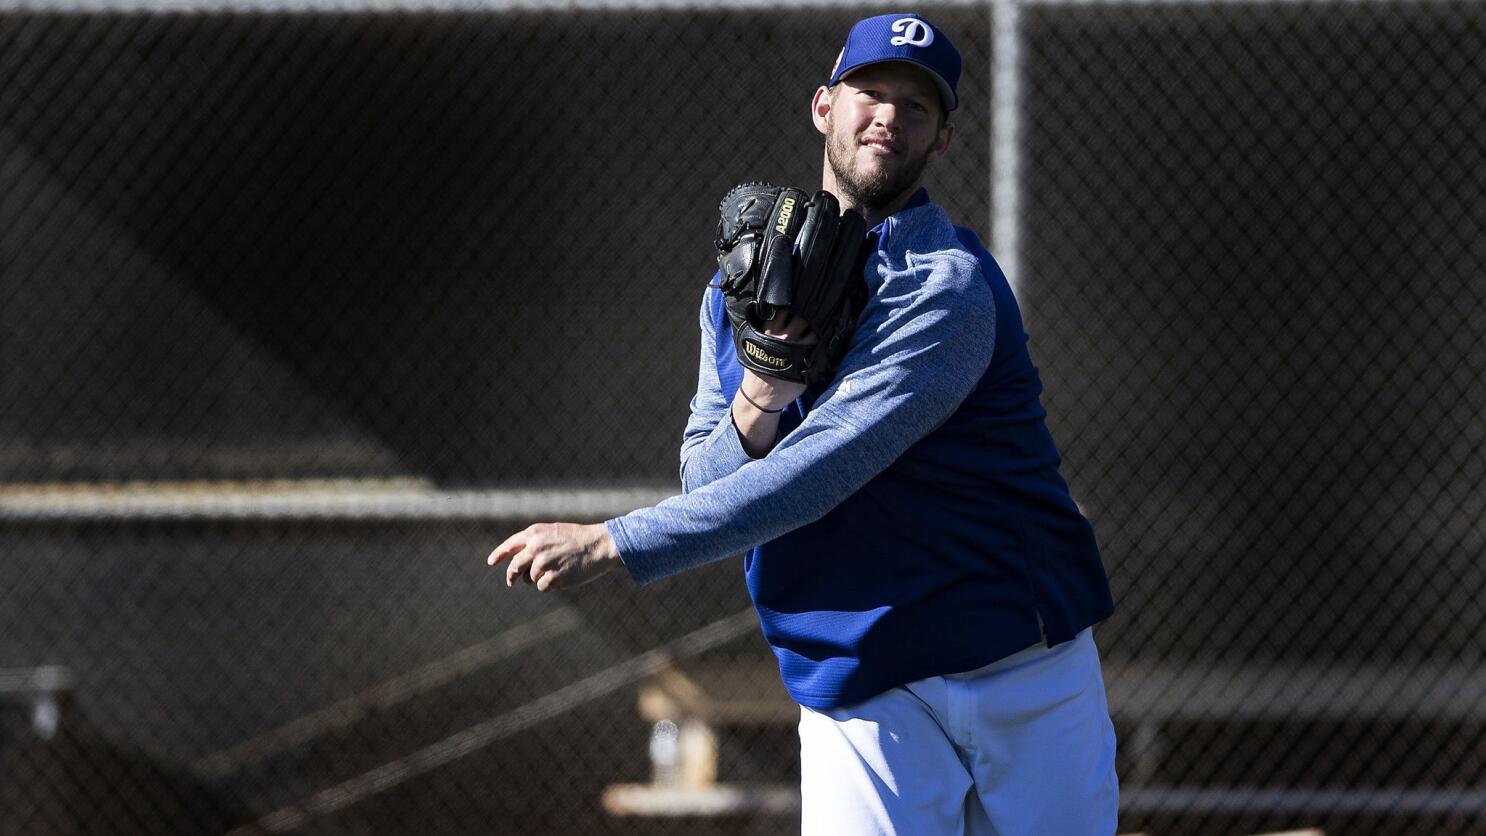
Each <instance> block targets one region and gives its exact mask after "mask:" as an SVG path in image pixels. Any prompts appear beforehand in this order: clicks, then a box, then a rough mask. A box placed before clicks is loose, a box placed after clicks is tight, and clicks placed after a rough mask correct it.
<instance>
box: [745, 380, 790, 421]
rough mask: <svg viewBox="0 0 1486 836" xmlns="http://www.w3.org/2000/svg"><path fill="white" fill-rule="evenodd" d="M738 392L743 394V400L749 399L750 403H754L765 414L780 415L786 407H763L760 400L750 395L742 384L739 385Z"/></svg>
mask: <svg viewBox="0 0 1486 836" xmlns="http://www.w3.org/2000/svg"><path fill="white" fill-rule="evenodd" d="M738 394H740V395H742V396H743V400H745V401H748V402H749V403H750V404H752V405H753V408H754V409H757V410H758V411H759V412H762V413H764V414H765V415H778V414H779V413H781V412H783V411H784V407H782V406H781V407H779V408H778V409H764V408H763V407H761V406H759V405H758V402H756V401H755V400H754V399H753V398H750V397H748V393H747V392H745V391H743V387H742V386H739V387H738Z"/></svg>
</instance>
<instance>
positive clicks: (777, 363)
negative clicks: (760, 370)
mask: <svg viewBox="0 0 1486 836" xmlns="http://www.w3.org/2000/svg"><path fill="white" fill-rule="evenodd" d="M743 350H744V351H746V352H748V356H750V357H752V358H753V359H755V360H757V361H759V362H760V363H763V364H764V365H766V366H773V367H774V368H776V369H782V368H784V367H785V366H787V365H789V361H788V360H786V359H784V358H783V357H775V356H774V355H772V354H770V353H769V352H767V351H764V350H763V349H762V348H759V347H758V343H755V342H753V341H752V340H744V341H743Z"/></svg>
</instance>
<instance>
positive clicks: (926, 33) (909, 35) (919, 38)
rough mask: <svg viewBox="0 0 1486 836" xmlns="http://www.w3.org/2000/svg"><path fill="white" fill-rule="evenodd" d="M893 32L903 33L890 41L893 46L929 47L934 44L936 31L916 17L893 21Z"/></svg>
mask: <svg viewBox="0 0 1486 836" xmlns="http://www.w3.org/2000/svg"><path fill="white" fill-rule="evenodd" d="M893 31H894V32H902V33H903V34H902V35H895V36H893V38H892V39H891V40H889V41H888V43H890V44H892V45H893V46H928V45H929V44H931V43H933V42H934V30H933V29H930V28H929V24H927V23H924V22H923V21H922V20H919V19H918V18H916V17H900V18H898V19H897V20H895V21H893Z"/></svg>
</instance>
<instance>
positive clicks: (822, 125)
mask: <svg viewBox="0 0 1486 836" xmlns="http://www.w3.org/2000/svg"><path fill="white" fill-rule="evenodd" d="M830 115H831V88H829V87H825V86H821V87H819V88H817V89H816V91H815V98H813V99H811V100H810V121H812V122H814V123H815V129H816V130H817V131H820V132H821V133H823V134H824V133H828V132H829V131H830V125H829V124H828V122H827V121H826V120H827V117H829V116H830Z"/></svg>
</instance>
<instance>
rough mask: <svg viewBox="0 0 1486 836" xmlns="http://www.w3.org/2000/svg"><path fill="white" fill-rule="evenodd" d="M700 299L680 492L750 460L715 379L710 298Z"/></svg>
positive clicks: (715, 336) (715, 337)
mask: <svg viewBox="0 0 1486 836" xmlns="http://www.w3.org/2000/svg"><path fill="white" fill-rule="evenodd" d="M718 292H719V291H717V290H714V289H712V288H710V287H709V288H708V289H707V290H706V292H705V294H704V295H703V296H702V312H701V333H702V352H701V358H700V359H699V360H698V361H697V393H696V395H694V396H693V397H692V399H691V416H690V417H689V418H687V420H686V431H685V432H684V433H683V434H682V439H681V490H682V492H683V493H691V492H692V491H694V490H696V489H697V488H700V487H702V486H703V485H710V484H711V483H713V482H715V481H717V480H718V479H720V478H722V477H723V476H726V475H727V474H729V473H733V472H734V471H736V470H737V469H738V468H740V467H742V466H743V465H744V464H745V463H747V462H750V461H752V458H751V457H750V456H749V455H748V453H747V452H745V451H744V449H743V442H742V441H741V440H740V439H739V438H738V431H737V429H736V428H734V426H733V417H732V405H731V404H730V403H729V402H728V399H727V397H726V396H725V395H724V394H723V392H722V383H721V381H720V380H719V379H718V376H717V340H718V334H717V323H715V322H714V321H713V320H712V316H711V311H710V310H709V306H710V303H711V302H712V299H711V297H710V296H709V295H707V294H712V293H718Z"/></svg>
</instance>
